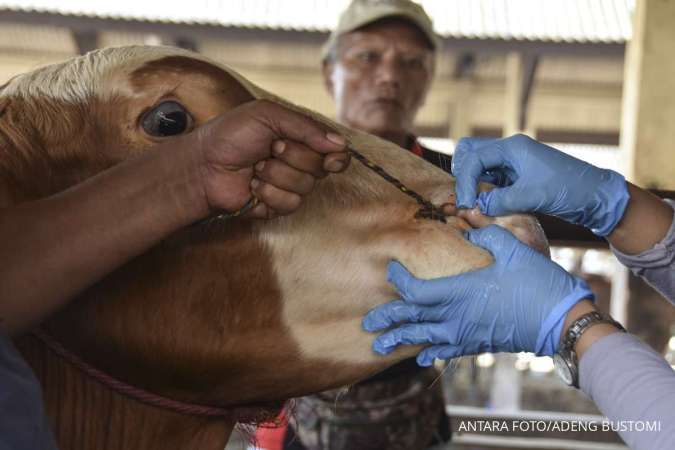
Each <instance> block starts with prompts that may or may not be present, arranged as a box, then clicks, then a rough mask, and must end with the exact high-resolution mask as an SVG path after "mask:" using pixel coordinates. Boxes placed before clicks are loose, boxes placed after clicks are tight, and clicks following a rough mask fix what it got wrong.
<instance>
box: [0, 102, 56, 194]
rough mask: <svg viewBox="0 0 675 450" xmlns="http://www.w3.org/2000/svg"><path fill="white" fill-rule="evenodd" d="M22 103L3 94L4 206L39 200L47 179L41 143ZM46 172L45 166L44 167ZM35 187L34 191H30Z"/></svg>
mask: <svg viewBox="0 0 675 450" xmlns="http://www.w3.org/2000/svg"><path fill="white" fill-rule="evenodd" d="M21 109H22V108H21V102H17V101H14V100H13V99H12V98H10V97H4V96H1V95H0V207H2V206H8V205H10V204H14V203H20V202H22V201H24V200H28V199H31V198H35V197H36V196H38V195H37V193H38V191H39V189H40V188H39V185H40V184H41V181H42V180H40V178H42V179H44V178H45V175H46V174H45V173H44V171H40V170H37V171H36V169H37V168H38V166H41V165H44V163H45V162H44V161H42V158H39V153H40V151H39V148H38V147H39V144H38V142H37V141H36V140H35V139H31V136H32V135H33V136H34V135H35V133H31V132H30V127H29V126H28V124H27V123H26V118H27V116H29V114H28V113H27V112H26V111H22V110H21ZM42 169H44V167H43V168H42ZM28 187H31V188H28Z"/></svg>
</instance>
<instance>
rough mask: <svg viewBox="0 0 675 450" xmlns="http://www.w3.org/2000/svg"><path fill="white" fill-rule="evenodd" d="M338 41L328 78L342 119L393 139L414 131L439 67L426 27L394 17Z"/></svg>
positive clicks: (328, 64) (327, 67) (327, 68)
mask: <svg viewBox="0 0 675 450" xmlns="http://www.w3.org/2000/svg"><path fill="white" fill-rule="evenodd" d="M337 45H338V47H337V55H336V57H335V58H334V59H333V60H332V61H327V62H326V63H325V64H324V78H325V81H326V86H327V87H328V90H329V91H330V92H331V94H332V95H333V98H334V99H335V103H336V106H337V118H338V121H339V122H340V123H343V124H345V125H348V126H351V127H354V128H357V129H360V130H363V131H367V132H369V133H372V134H375V135H378V136H380V137H383V138H389V139H391V140H393V139H392V137H394V138H395V137H398V136H401V135H405V134H409V133H410V131H411V130H412V125H413V122H414V120H415V115H416V114H417V110H418V109H419V108H420V106H422V105H423V104H424V98H425V97H426V94H427V91H428V90H429V85H430V84H431V79H432V77H433V71H434V55H433V51H432V50H431V49H430V48H429V45H428V43H427V41H426V39H425V37H424V35H423V34H422V33H421V31H420V30H418V29H417V28H416V27H415V26H414V25H412V24H410V23H409V22H406V21H404V20H400V19H389V20H384V21H379V22H375V23H373V24H371V25H368V26H366V27H363V28H360V29H358V30H355V31H353V32H350V33H346V34H344V35H342V36H341V37H340V40H339V42H338V44H337Z"/></svg>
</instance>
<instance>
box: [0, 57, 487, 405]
mask: <svg viewBox="0 0 675 450" xmlns="http://www.w3.org/2000/svg"><path fill="white" fill-rule="evenodd" d="M255 98H266V99H270V101H279V102H283V101H282V100H279V99H276V98H274V97H273V96H272V95H271V94H268V93H266V92H264V91H262V90H260V89H259V88H257V87H255V86H253V85H252V84H250V83H249V82H247V81H246V80H245V79H243V78H242V77H241V76H239V75H238V74H236V73H234V72H232V71H231V70H229V69H227V68H225V67H222V66H220V65H218V64H216V63H213V62H211V61H209V60H206V59H204V58H203V57H201V56H199V55H196V54H193V53H189V52H185V51H181V50H178V49H171V48H156V47H155V48H152V47H128V48H112V49H105V50H101V51H96V52H92V53H90V54H88V55H86V56H83V57H79V58H75V59H73V60H70V61H68V62H65V63H63V64H59V65H54V66H50V67H46V68H43V69H40V70H36V71H34V72H32V73H28V74H25V75H22V76H19V77H17V78H15V79H13V80H11V81H10V82H9V83H8V84H7V85H6V86H5V87H4V88H3V90H2V93H1V95H0V99H1V102H2V103H1V105H2V110H3V112H2V117H1V118H0V133H1V136H0V137H1V141H0V192H1V193H2V196H0V201H2V202H4V204H12V203H18V202H22V201H27V200H31V199H36V198H40V197H45V196H49V195H51V194H54V193H56V192H59V191H61V190H63V189H65V188H67V187H69V186H72V185H74V184H76V183H78V182H80V181H82V180H84V179H86V178H88V177H91V176H92V175H94V174H96V173H98V172H101V171H103V170H105V169H107V168H109V167H111V166H113V165H115V164H117V163H119V162H120V161H123V160H125V159H127V158H130V157H133V156H134V155H136V154H139V153H141V152H143V151H145V150H147V149H148V148H150V147H151V146H153V145H155V144H156V143H158V142H161V141H163V140H167V139H172V137H171V136H169V137H162V136H161V134H166V131H167V130H164V133H158V132H157V130H156V127H157V120H156V118H157V115H158V114H169V113H170V114H173V115H174V117H178V118H180V120H177V121H176V122H177V123H178V125H176V127H175V128H174V129H172V130H170V131H171V133H170V134H176V135H179V134H185V133H190V132H191V131H192V130H193V129H195V128H197V127H199V126H200V125H201V124H203V123H204V122H206V121H208V120H209V119H211V118H213V117H214V116H216V115H218V114H219V113H222V112H224V111H226V110H228V109H231V108H234V107H236V106H237V105H240V104H242V103H244V102H247V101H250V100H252V99H255ZM283 103H285V102H283ZM291 107H293V108H295V109H296V110H298V111H302V112H304V113H306V114H313V113H310V112H308V111H305V110H303V109H301V108H298V107H295V106H291ZM313 116H314V117H315V118H316V119H317V120H319V121H321V122H323V123H324V124H325V125H326V126H328V127H332V128H334V129H336V130H338V131H339V132H341V133H343V134H345V136H347V138H348V140H349V141H350V143H351V144H352V146H353V147H354V148H356V149H357V150H359V151H361V152H362V153H364V154H366V155H367V156H368V157H369V158H371V159H372V160H374V161H375V162H376V163H379V164H381V165H382V166H384V167H385V168H386V169H387V170H388V171H389V172H391V173H392V174H393V175H395V176H397V177H398V178H400V179H401V180H403V181H404V182H405V183H406V184H407V185H409V186H410V187H412V188H414V189H415V190H417V191H419V192H420V193H422V194H424V195H426V196H428V197H430V198H432V199H433V200H434V201H435V202H437V203H444V202H445V201H446V200H447V197H448V195H449V193H450V190H451V188H452V179H451V178H450V177H449V176H448V175H446V174H445V173H443V172H442V171H440V170H439V169H436V168H435V167H433V166H431V165H429V164H428V163H426V162H424V161H422V160H421V159H420V158H417V157H416V156H414V155H412V154H410V153H408V152H406V151H404V150H402V149H400V148H398V147H396V146H394V145H392V144H389V143H386V142H384V141H382V140H379V139H377V138H374V137H372V136H368V135H365V134H363V133H359V132H355V131H353V130H347V129H344V128H342V127H340V126H339V125H337V124H335V123H332V122H331V121H329V120H328V119H325V118H322V117H319V116H317V115H316V114H313ZM417 209H418V207H417V205H416V204H415V202H414V201H412V200H411V199H410V198H409V197H407V196H405V195H403V194H402V193H401V192H400V191H397V190H396V189H395V188H393V187H392V186H391V185H389V184H387V183H386V182H384V181H383V180H382V179H380V178H379V177H377V176H376V175H375V174H374V173H373V172H371V171H369V170H368V169H366V168H365V167H364V166H362V165H361V164H359V163H358V162H357V161H353V162H352V165H351V167H350V168H349V169H348V170H347V171H346V172H345V173H343V174H339V175H333V176H331V177H328V178H327V179H325V180H322V181H321V182H320V183H319V184H318V186H317V188H316V189H315V191H314V192H313V193H312V194H311V195H310V196H308V198H306V199H305V202H304V204H303V207H302V208H301V209H300V210H299V211H298V212H297V213H295V214H293V215H292V216H289V217H283V218H278V219H275V220H273V221H269V222H255V221H250V220H242V219H237V220H231V221H229V222H226V223H216V224H211V225H207V226H199V225H198V226H192V227H188V228H186V229H183V230H181V231H179V232H176V233H175V234H174V235H173V236H171V238H169V239H167V240H165V241H164V242H162V243H161V244H160V245H158V246H156V247H155V248H153V249H151V250H150V251H148V252H147V253H145V254H144V255H142V256H140V257H138V258H136V259H135V260H133V261H131V262H130V263H128V264H126V265H125V266H124V267H122V268H120V269H119V270H117V271H116V272H114V273H113V274H111V275H109V276H107V277H106V278H105V279H103V280H101V281H100V282H99V283H98V284H96V285H95V286H93V287H91V288H90V289H89V290H87V291H86V292H84V293H82V295H81V296H80V298H78V299H77V300H76V301H75V302H73V303H72V304H71V306H70V307H68V308H67V309H66V310H65V311H63V312H61V313H60V314H58V315H57V316H56V317H54V318H53V319H52V320H50V321H49V323H48V324H47V327H48V328H49V329H50V331H51V332H52V333H53V334H55V335H56V336H57V337H58V338H59V339H60V340H61V341H63V342H64V343H65V344H66V345H67V346H68V347H70V348H72V349H73V350H74V351H76V352H77V353H79V354H80V355H82V357H83V358H84V359H85V360H87V361H88V362H90V363H91V364H93V365H94V366H96V367H98V368H100V369H103V370H105V371H107V372H109V373H110V374H112V375H114V376H116V377H117V378H120V379H122V380H124V381H126V382H129V383H132V384H135V385H138V386H140V387H143V388H146V389H148V390H151V391H153V392H156V393H159V394H162V395H165V396H168V397H172V398H177V399H181V400H186V401H196V402H203V403H207V404H214V405H221V406H234V405H242V404H246V403H251V402H261V401H269V400H277V399H283V398H286V397H291V396H297V395H300V394H306V393H309V392H312V391H319V390H323V389H326V388H331V387H336V386H340V385H344V384H347V383H350V382H354V381H356V380H358V379H359V378H363V377H365V376H368V375H370V374H372V373H374V372H376V371H378V370H381V369H383V368H385V367H386V366H388V365H391V364H393V363H394V362H397V361H399V360H401V359H403V358H404V357H408V356H411V355H412V354H413V353H415V352H416V351H417V349H414V348H407V349H401V350H399V351H397V352H395V353H394V354H392V355H390V356H388V357H380V356H376V355H374V354H373V353H372V352H371V350H370V343H371V340H372V336H371V335H368V334H366V333H364V332H363V331H361V328H360V320H361V317H362V315H363V314H364V313H365V312H366V311H367V310H368V309H370V308H371V307H373V306H374V305H376V304H379V303H382V302H385V301H388V300H391V299H393V298H394V292H393V290H392V289H391V288H390V287H389V286H388V285H387V283H386V281H385V266H386V263H387V261H388V260H390V259H393V258H395V259H398V260H400V261H401V262H403V263H404V264H405V265H406V266H408V267H409V268H410V269H411V270H412V271H413V272H414V273H416V274H417V275H418V276H421V277H431V276H439V275H443V274H452V273H458V272H461V271H466V270H469V269H472V268H476V267H480V266H484V265H486V264H488V263H489V262H490V257H489V255H488V254H486V253H485V252H483V251H482V250H479V249H477V248H475V247H473V246H471V245H470V244H469V243H468V242H467V241H465V240H464V239H463V238H462V236H461V233H460V231H461V229H462V228H465V227H466V226H467V225H466V223H465V222H463V221H462V220H461V219H458V218H452V217H451V218H450V219H449V221H448V224H441V223H439V222H432V221H428V220H424V219H415V218H414V214H415V212H416V210H417ZM111 226H114V224H111Z"/></svg>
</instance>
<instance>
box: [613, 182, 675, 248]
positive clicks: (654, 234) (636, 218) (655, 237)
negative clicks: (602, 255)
mask: <svg viewBox="0 0 675 450" xmlns="http://www.w3.org/2000/svg"><path fill="white" fill-rule="evenodd" d="M627 184H628V192H629V194H630V200H629V201H628V206H627V207H626V211H625V213H624V215H623V217H622V218H621V221H620V222H619V224H618V225H617V226H616V228H614V230H613V231H612V233H611V234H609V236H607V240H608V241H609V243H610V244H612V246H613V247H614V248H616V249H617V250H619V251H620V252H622V253H626V254H637V253H641V252H643V251H645V250H648V249H650V248H652V247H653V246H654V245H655V244H657V243H658V242H660V241H661V240H663V238H664V237H665V236H666V233H667V232H668V229H669V228H670V225H671V224H672V222H673V210H672V208H671V207H670V206H668V204H666V203H665V202H664V201H663V200H661V199H660V198H658V197H657V196H655V195H654V194H652V193H650V192H647V191H645V190H644V189H641V188H639V187H637V186H635V185H634V184H631V183H627Z"/></svg>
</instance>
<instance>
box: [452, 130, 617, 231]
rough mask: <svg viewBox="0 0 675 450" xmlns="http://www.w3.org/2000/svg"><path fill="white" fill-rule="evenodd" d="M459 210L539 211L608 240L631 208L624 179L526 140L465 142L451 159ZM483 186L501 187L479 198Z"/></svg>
mask: <svg viewBox="0 0 675 450" xmlns="http://www.w3.org/2000/svg"><path fill="white" fill-rule="evenodd" d="M452 173H453V174H454V175H455V178H456V183H457V185H456V188H455V190H456V194H457V206H458V207H459V208H473V207H474V206H475V204H476V200H478V206H479V207H480V210H481V212H482V213H483V214H486V215H489V216H498V215H504V214H508V213H513V212H527V211H536V212H540V213H544V214H549V215H552V216H557V217H559V218H561V219H563V220H566V221H568V222H571V223H574V224H577V225H583V226H585V227H586V228H590V229H591V231H593V233H595V234H597V235H598V236H607V235H608V234H610V233H611V232H612V230H613V229H614V227H615V226H616V225H617V224H618V223H619V221H620V220H621V218H622V217H623V214H624V212H625V210H626V206H627V204H628V199H629V195H628V188H627V185H626V180H625V179H624V177H623V176H622V175H620V174H618V173H616V172H614V171H612V170H607V169H600V168H599V167H595V166H593V165H591V164H588V163H586V162H584V161H581V160H579V159H576V158H574V157H572V156H569V155H567V154H565V153H563V152H561V151H559V150H556V149H554V148H553V147H549V146H548V145H544V144H542V143H540V142H537V141H535V140H534V139H531V138H529V137H527V136H524V135H515V136H511V137H508V138H505V139H480V138H463V139H460V141H459V143H458V144H457V148H456V149H455V153H454V155H453V158H452ZM478 181H487V182H489V183H492V184H495V185H497V186H500V188H497V189H494V190H492V191H490V192H482V193H480V194H477V188H478Z"/></svg>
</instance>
